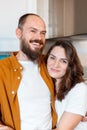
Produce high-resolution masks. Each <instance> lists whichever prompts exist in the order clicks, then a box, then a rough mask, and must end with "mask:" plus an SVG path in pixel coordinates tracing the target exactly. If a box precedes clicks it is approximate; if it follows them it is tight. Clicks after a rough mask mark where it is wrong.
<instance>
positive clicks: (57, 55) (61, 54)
mask: <svg viewBox="0 0 87 130" xmlns="http://www.w3.org/2000/svg"><path fill="white" fill-rule="evenodd" d="M67 67H68V59H67V57H66V54H65V50H64V48H62V47H60V46H56V47H54V48H53V49H52V50H51V52H50V55H49V57H48V60H47V70H48V73H49V75H50V76H51V77H52V78H54V79H56V80H58V79H59V80H60V79H61V78H62V77H63V76H64V75H65V73H66V69H67Z"/></svg>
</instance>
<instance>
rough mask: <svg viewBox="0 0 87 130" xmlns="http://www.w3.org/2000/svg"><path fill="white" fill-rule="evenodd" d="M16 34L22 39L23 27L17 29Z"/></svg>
mask: <svg viewBox="0 0 87 130" xmlns="http://www.w3.org/2000/svg"><path fill="white" fill-rule="evenodd" d="M16 36H17V38H19V39H20V37H21V29H19V28H17V29H16Z"/></svg>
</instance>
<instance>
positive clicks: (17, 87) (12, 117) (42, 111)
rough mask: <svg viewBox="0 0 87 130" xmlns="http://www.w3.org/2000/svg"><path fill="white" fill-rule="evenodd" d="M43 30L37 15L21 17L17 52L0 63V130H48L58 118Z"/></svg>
mask: <svg viewBox="0 0 87 130" xmlns="http://www.w3.org/2000/svg"><path fill="white" fill-rule="evenodd" d="M45 34H46V26H45V23H44V21H43V20H42V18H41V17H40V16H38V15H36V14H25V15H23V16H21V17H20V19H19V23H18V28H17V29H16V35H17V37H18V39H19V41H20V51H19V52H18V53H13V54H12V56H10V57H9V58H5V59H3V60H1V61H0V124H1V125H0V130H36V129H37V130H50V129H52V127H54V126H55V124H56V120H57V116H56V112H55V108H54V88H53V83H52V81H51V78H50V77H49V75H48V73H47V70H46V67H45V64H44V57H43V56H42V55H41V53H42V50H43V48H44V46H45Z"/></svg>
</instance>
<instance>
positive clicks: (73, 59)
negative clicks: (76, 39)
mask: <svg viewBox="0 0 87 130" xmlns="http://www.w3.org/2000/svg"><path fill="white" fill-rule="evenodd" d="M57 46H60V47H62V48H64V50H65V53H66V57H67V59H68V67H67V70H66V74H65V75H64V77H63V78H62V79H61V82H60V84H59V85H58V87H55V95H56V96H57V98H58V100H60V101H61V100H62V99H64V98H65V96H66V95H67V93H68V92H69V91H70V90H71V89H72V88H73V87H74V86H75V85H76V84H77V83H80V82H83V81H84V79H83V74H84V73H83V67H82V65H81V62H80V59H79V57H78V55H77V52H76V49H75V47H74V46H73V45H72V41H70V40H58V41H57V42H56V43H55V44H54V45H53V46H51V48H50V49H49V50H48V52H47V55H46V60H45V61H46V64H47V60H48V57H49V55H50V53H51V51H52V50H53V48H55V47H57ZM53 81H54V85H55V79H53ZM56 88H58V90H56Z"/></svg>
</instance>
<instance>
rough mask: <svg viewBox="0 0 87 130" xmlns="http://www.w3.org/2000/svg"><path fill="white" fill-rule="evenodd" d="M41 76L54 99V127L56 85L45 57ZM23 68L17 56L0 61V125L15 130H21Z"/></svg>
mask: <svg viewBox="0 0 87 130" xmlns="http://www.w3.org/2000/svg"><path fill="white" fill-rule="evenodd" d="M38 66H39V68H40V74H41V76H42V78H43V80H44V81H45V82H46V84H47V86H48V88H49V90H50V93H51V98H52V104H51V108H52V125H53V127H54V126H55V125H56V122H57V115H56V111H55V107H54V85H53V82H52V80H51V78H50V77H49V75H48V73H47V70H46V66H45V63H44V59H43V57H41V61H40V63H39V65H38ZM22 70H23V67H22V66H21V64H20V63H19V62H18V61H17V59H16V57H15V54H12V55H11V56H10V57H8V58H5V59H3V60H0V123H2V124H4V125H7V126H10V127H12V128H13V129H15V130H21V129H20V111H19V104H18V97H17V90H18V87H19V84H20V81H21V78H22V75H21V71H22Z"/></svg>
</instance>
